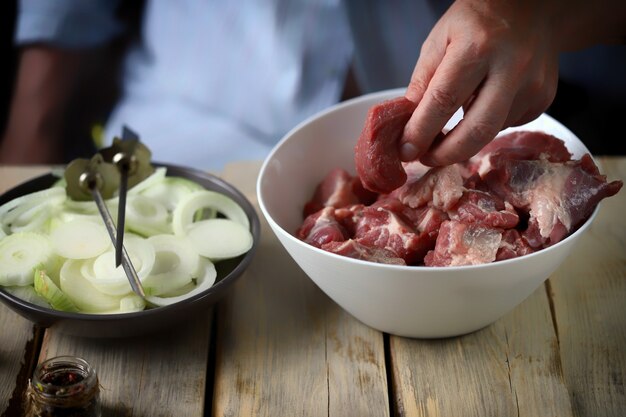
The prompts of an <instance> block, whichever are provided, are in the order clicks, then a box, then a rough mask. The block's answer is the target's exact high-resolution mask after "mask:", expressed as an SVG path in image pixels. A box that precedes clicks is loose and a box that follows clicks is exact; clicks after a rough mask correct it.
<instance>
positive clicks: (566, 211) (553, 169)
mask: <svg viewBox="0 0 626 417" xmlns="http://www.w3.org/2000/svg"><path fill="white" fill-rule="evenodd" d="M484 180H485V182H486V183H487V184H488V185H489V186H490V188H491V189H492V190H493V191H494V192H495V193H496V194H497V195H498V196H499V197H500V198H502V199H504V200H507V201H509V202H511V204H513V206H515V207H516V208H518V209H522V210H525V211H527V212H529V214H530V218H529V221H528V230H527V231H526V232H525V233H523V234H522V235H523V236H524V237H525V238H526V239H527V241H528V243H529V244H530V245H531V246H532V247H533V248H539V247H542V246H546V245H553V244H555V243H556V242H558V241H560V240H561V239H563V238H564V237H565V236H566V235H567V234H569V233H570V232H571V231H572V230H574V229H575V228H577V227H578V226H579V225H580V224H581V223H582V221H584V220H585V219H586V218H587V217H589V215H591V213H592V212H593V210H594V208H595V207H596V205H597V204H598V203H599V202H600V201H601V200H602V199H604V198H606V197H610V196H612V195H614V194H616V193H617V192H618V191H619V190H620V188H621V187H622V185H623V184H622V181H613V182H611V183H607V181H606V177H605V176H603V175H600V173H599V171H598V168H597V167H596V165H595V164H594V162H593V160H592V159H591V157H590V156H589V155H584V156H583V158H582V159H581V160H580V161H568V162H563V163H560V162H549V161H548V160H546V159H542V160H535V161H522V160H499V161H497V162H496V163H495V165H494V167H493V168H492V169H491V171H489V172H488V173H487V174H485V176H484Z"/></svg>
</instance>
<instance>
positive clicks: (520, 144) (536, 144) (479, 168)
mask: <svg viewBox="0 0 626 417" xmlns="http://www.w3.org/2000/svg"><path fill="white" fill-rule="evenodd" d="M571 158H572V154H571V153H570V152H569V151H568V150H567V148H566V147H565V142H563V141H562V140H561V139H559V138H557V137H555V136H552V135H549V134H547V133H544V132H538V131H527V130H522V131H516V132H512V133H508V134H506V135H503V136H501V137H498V138H496V139H494V140H492V141H491V142H489V143H488V144H487V145H486V146H485V147H484V148H483V149H481V150H480V152H478V153H477V154H476V155H475V156H473V157H472V158H470V159H469V161H467V163H466V166H467V167H468V169H469V172H470V174H472V173H476V172H477V173H479V174H480V175H484V174H485V173H486V172H488V171H489V170H490V169H491V168H492V166H493V164H494V162H497V161H499V160H502V159H507V160H509V159H515V160H536V159H545V160H547V161H550V162H566V161H569V160H570V159H571Z"/></svg>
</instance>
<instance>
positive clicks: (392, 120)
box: [354, 97, 417, 193]
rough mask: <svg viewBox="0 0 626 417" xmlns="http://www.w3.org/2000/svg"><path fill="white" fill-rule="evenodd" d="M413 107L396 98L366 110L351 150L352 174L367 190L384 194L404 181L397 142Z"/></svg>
mask: <svg viewBox="0 0 626 417" xmlns="http://www.w3.org/2000/svg"><path fill="white" fill-rule="evenodd" d="M416 107H417V105H416V104H415V103H413V102H411V101H409V100H407V99H406V98H404V97H398V98H396V99H393V100H388V101H384V102H382V103H379V104H377V105H375V106H373V107H372V108H370V110H369V112H368V114H367V119H366V120H365V126H364V128H363V131H362V132H361V135H360V137H359V140H358V142H357V144H356V147H355V149H354V156H355V161H354V162H355V165H356V171H357V173H358V175H359V177H360V178H361V182H362V183H363V186H364V187H365V188H367V189H368V190H371V191H375V192H378V193H388V192H390V191H393V190H395V189H396V188H398V187H400V186H401V185H402V184H404V182H405V181H406V179H407V175H406V172H405V171H404V168H403V167H402V162H401V161H400V154H399V143H398V141H399V139H400V137H401V136H402V132H403V131H404V126H405V125H406V123H407V122H408V121H409V119H410V118H411V115H412V114H413V111H414V110H415V108H416Z"/></svg>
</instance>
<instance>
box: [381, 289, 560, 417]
mask: <svg viewBox="0 0 626 417" xmlns="http://www.w3.org/2000/svg"><path fill="white" fill-rule="evenodd" d="M390 350H391V352H390V356H391V366H392V370H393V372H392V381H393V388H394V389H393V390H394V393H395V402H396V403H395V405H396V410H397V415H399V416H429V417H431V416H482V417H484V416H500V417H502V416H528V417H532V416H538V415H542V416H570V415H571V406H570V404H569V398H568V395H567V391H566V388H565V385H564V383H563V378H562V372H561V364H560V361H559V358H558V344H557V340H556V335H555V333H554V329H553V326H552V320H551V317H550V308H549V305H548V299H547V296H546V293H545V289H544V288H543V287H540V288H539V289H538V290H537V291H536V292H535V293H533V294H532V295H531V296H530V297H529V298H528V299H526V300H525V301H524V302H522V304H520V305H519V306H517V307H516V308H515V309H514V310H513V311H512V312H511V313H509V314H508V315H507V316H505V317H504V318H502V319H500V320H499V321H497V322H496V323H494V324H492V325H491V326H488V327H486V328H484V329H482V330H480V331H478V332H475V333H472V334H469V335H465V336H461V337H456V338H450V339H442V340H411V339H406V338H400V337H393V336H392V337H391V340H390Z"/></svg>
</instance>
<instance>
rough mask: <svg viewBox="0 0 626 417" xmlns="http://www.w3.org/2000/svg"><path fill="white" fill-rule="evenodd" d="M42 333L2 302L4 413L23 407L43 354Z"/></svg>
mask: <svg viewBox="0 0 626 417" xmlns="http://www.w3.org/2000/svg"><path fill="white" fill-rule="evenodd" d="M39 333H40V332H38V331H36V329H35V328H34V326H33V324H32V323H31V322H29V321H28V320H26V319H24V318H22V317H21V316H19V315H17V313H14V312H13V311H11V310H10V309H9V308H8V307H6V306H4V305H0V416H3V415H7V416H10V415H15V413H16V412H17V411H18V410H19V409H20V408H19V407H20V405H21V396H22V394H23V392H24V389H26V385H27V383H28V379H29V378H30V377H31V375H32V371H33V369H34V366H33V365H34V362H35V361H36V359H37V354H38V353H39V341H40V340H41V336H40V334H39ZM5 413H6V414H5Z"/></svg>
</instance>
